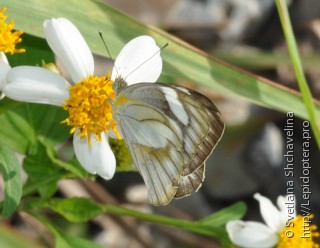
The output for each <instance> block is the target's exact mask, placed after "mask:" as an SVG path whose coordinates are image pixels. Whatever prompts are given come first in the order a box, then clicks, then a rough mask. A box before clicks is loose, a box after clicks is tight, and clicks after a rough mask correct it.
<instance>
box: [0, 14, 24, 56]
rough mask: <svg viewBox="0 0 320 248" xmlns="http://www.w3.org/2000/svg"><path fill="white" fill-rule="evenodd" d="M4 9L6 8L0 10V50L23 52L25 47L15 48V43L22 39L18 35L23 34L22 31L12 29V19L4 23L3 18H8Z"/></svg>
mask: <svg viewBox="0 0 320 248" xmlns="http://www.w3.org/2000/svg"><path fill="white" fill-rule="evenodd" d="M6 10H7V8H2V9H1V10H0V51H1V52H4V53H11V54H13V53H22V52H25V49H22V48H21V49H16V45H17V44H18V43H20V42H21V40H22V39H21V38H20V36H21V35H22V34H23V31H21V30H19V31H13V28H14V22H13V21H11V22H9V24H6V23H5V20H6V19H7V18H8V16H6V15H5V14H4V12H5V11H6Z"/></svg>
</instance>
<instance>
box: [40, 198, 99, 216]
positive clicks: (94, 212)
mask: <svg viewBox="0 0 320 248" xmlns="http://www.w3.org/2000/svg"><path fill="white" fill-rule="evenodd" d="M44 206H45V207H47V208H49V209H51V210H52V211H54V212H57V213H59V214H61V215H62V216H64V217H65V218H66V219H67V220H69V221H72V222H84V221H88V220H91V219H92V218H94V217H96V216H98V215H100V214H102V213H103V208H102V207H101V206H100V205H99V204H98V203H96V202H94V201H92V200H90V199H87V198H78V197H73V198H67V199H59V198H52V199H50V200H48V201H46V202H45V205H44Z"/></svg>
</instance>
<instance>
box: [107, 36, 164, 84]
mask: <svg viewBox="0 0 320 248" xmlns="http://www.w3.org/2000/svg"><path fill="white" fill-rule="evenodd" d="M159 51H160V48H159V47H158V46H157V44H156V42H155V40H154V39H153V38H151V37H150V36H146V35H144V36H139V37H137V38H135V39H133V40H131V41H129V42H128V43H127V44H126V45H125V46H124V47H123V48H122V50H121V51H120V53H119V55H118V57H117V59H116V61H115V67H116V68H113V71H112V77H111V78H112V80H114V79H115V78H117V77H118V76H121V77H122V78H124V79H125V81H126V82H127V83H128V84H129V85H130V84H135V83H140V82H150V83H152V82H155V81H156V80H157V79H158V77H159V76H160V74H161V70H162V59H161V56H160V52H159ZM118 74H119V75H118Z"/></svg>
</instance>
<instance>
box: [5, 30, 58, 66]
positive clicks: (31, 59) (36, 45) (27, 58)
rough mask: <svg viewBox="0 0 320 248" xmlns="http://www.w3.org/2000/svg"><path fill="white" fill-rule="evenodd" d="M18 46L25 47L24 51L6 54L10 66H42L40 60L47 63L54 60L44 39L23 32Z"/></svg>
mask: <svg viewBox="0 0 320 248" xmlns="http://www.w3.org/2000/svg"><path fill="white" fill-rule="evenodd" d="M18 47H19V48H25V49H26V52H24V53H15V54H13V55H10V54H8V55H7V58H8V60H9V63H10V65H11V66H12V67H14V66H18V65H37V66H42V62H45V63H48V62H53V61H54V55H53V53H52V51H51V49H50V48H49V46H48V43H47V42H46V40H45V39H42V38H39V37H35V36H32V35H28V34H23V35H22V43H19V45H18Z"/></svg>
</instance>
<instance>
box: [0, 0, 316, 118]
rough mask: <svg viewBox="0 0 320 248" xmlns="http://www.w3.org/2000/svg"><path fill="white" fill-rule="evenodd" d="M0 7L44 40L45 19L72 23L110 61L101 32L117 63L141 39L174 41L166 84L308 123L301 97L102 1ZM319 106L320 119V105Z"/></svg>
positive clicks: (30, 1) (43, 0)
mask: <svg viewBox="0 0 320 248" xmlns="http://www.w3.org/2000/svg"><path fill="white" fill-rule="evenodd" d="M0 4H2V5H6V6H7V7H8V13H9V14H10V17H11V18H13V19H14V20H15V22H16V26H17V27H18V28H21V29H23V30H25V32H27V33H30V34H32V35H35V36H39V37H44V32H43V27H42V26H43V20H44V19H48V18H51V17H66V18H68V19H70V20H71V21H72V22H73V23H75V25H76V26H77V27H78V28H79V29H80V31H81V33H82V34H83V35H84V37H85V39H86V40H87V42H88V44H89V46H90V48H91V49H92V51H93V52H94V53H96V54H100V55H106V50H105V48H104V46H103V44H102V42H101V40H100V39H99V36H98V30H102V31H103V33H104V34H105V36H106V39H107V43H108V45H109V48H110V50H111V53H112V55H113V56H114V57H115V55H116V54H117V53H118V52H119V51H120V49H121V47H122V46H123V45H124V44H125V43H126V42H128V41H129V40H130V39H132V38H133V37H135V36H138V35H143V34H149V35H151V36H153V37H154V38H155V39H156V40H157V42H158V44H160V45H164V44H166V43H167V42H168V41H170V45H169V46H168V47H167V48H166V49H165V50H164V51H163V52H162V57H163V59H164V61H165V64H164V72H163V74H162V78H163V79H165V81H166V82H172V83H174V82H176V81H179V80H188V81H191V82H194V83H197V84H200V85H203V86H206V87H209V88H212V89H214V90H215V91H217V92H220V93H223V94H226V95H230V96H240V97H244V98H246V99H248V100H250V101H252V102H254V103H257V104H259V105H263V106H266V107H269V108H272V109H276V110H280V111H283V112H288V111H292V110H294V112H295V115H296V116H300V117H302V118H305V119H308V115H307V113H306V110H305V106H304V104H303V102H302V99H301V96H300V94H299V93H297V92H296V91H294V90H290V89H288V88H286V87H283V86H281V85H278V84H276V83H274V82H271V81H269V80H267V79H264V78H262V77H258V76H255V75H252V74H250V73H247V72H245V71H242V70H240V69H237V68H235V67H233V66H230V65H227V64H225V63H223V62H221V61H219V60H217V59H215V58H214V57H211V56H209V55H207V54H205V53H203V52H201V51H199V50H197V49H196V48H194V47H192V46H189V45H188V44H186V43H184V42H183V41H181V40H179V39H177V38H175V37H173V36H171V35H169V34H167V33H165V32H163V31H161V30H159V29H156V28H153V27H149V26H146V25H143V24H141V23H139V22H137V21H135V20H133V19H132V18H130V17H128V16H126V15H124V14H122V13H120V12H119V11H117V10H114V9H112V8H111V7H109V6H107V5H105V4H104V3H102V2H101V1H99V0H90V1H89V0H88V1H76V0H66V1H54V0H38V1H34V0H25V1H18V0H11V1H4V0H0ZM65 6H74V7H70V8H66V7H65ZM30 13H32V14H31V15H30ZM316 105H317V106H316V107H317V110H316V111H317V112H316V114H317V116H318V117H319V116H320V105H319V102H316Z"/></svg>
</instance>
